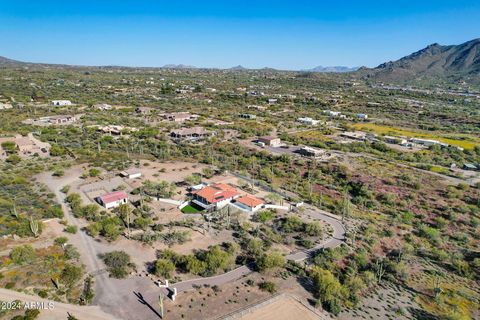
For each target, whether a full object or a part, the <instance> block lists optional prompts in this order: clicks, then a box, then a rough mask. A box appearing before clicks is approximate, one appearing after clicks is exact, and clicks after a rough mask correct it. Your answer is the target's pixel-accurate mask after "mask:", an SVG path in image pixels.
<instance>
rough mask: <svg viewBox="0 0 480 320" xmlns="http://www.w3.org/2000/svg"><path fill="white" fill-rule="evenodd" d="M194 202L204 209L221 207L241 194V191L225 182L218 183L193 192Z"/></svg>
mask: <svg viewBox="0 0 480 320" xmlns="http://www.w3.org/2000/svg"><path fill="white" fill-rule="evenodd" d="M192 195H193V199H192V202H193V203H195V204H196V205H199V206H200V207H202V208H204V209H221V208H223V207H225V206H226V205H227V204H229V203H230V202H231V201H232V200H233V199H236V198H238V197H239V196H240V192H238V191H237V189H235V188H234V187H232V186H230V185H228V184H225V183H216V184H212V185H209V186H206V187H204V188H202V189H200V190H196V191H193V192H192Z"/></svg>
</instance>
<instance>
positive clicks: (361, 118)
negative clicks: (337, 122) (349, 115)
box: [357, 113, 368, 120]
mask: <svg viewBox="0 0 480 320" xmlns="http://www.w3.org/2000/svg"><path fill="white" fill-rule="evenodd" d="M357 118H358V119H360V120H368V114H366V113H358V114H357Z"/></svg>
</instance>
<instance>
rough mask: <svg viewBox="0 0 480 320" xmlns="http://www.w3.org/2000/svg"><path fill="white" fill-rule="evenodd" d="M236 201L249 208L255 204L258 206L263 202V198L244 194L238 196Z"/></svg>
mask: <svg viewBox="0 0 480 320" xmlns="http://www.w3.org/2000/svg"><path fill="white" fill-rule="evenodd" d="M237 202H240V203H242V204H244V205H246V206H249V207H250V208H255V207H256V206H259V205H261V204H263V203H264V202H263V200H261V199H258V198H255V197H254V196H250V195H245V196H243V197H241V198H238V199H237Z"/></svg>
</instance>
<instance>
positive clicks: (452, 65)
mask: <svg viewBox="0 0 480 320" xmlns="http://www.w3.org/2000/svg"><path fill="white" fill-rule="evenodd" d="M359 72H360V73H361V74H363V75H364V76H365V77H367V78H373V79H375V80H379V81H408V80H415V79H419V78H426V77H437V78H438V77H457V78H460V77H464V78H472V77H475V78H478V77H480V39H474V40H471V41H467V42H465V43H462V44H459V45H447V46H444V45H440V44H438V43H434V44H431V45H429V46H427V47H426V48H424V49H422V50H420V51H417V52H414V53H412V54H410V55H408V56H405V57H403V58H401V59H399V60H396V61H390V62H386V63H382V64H381V65H379V66H378V67H376V68H373V69H369V68H361V69H360V71H359Z"/></svg>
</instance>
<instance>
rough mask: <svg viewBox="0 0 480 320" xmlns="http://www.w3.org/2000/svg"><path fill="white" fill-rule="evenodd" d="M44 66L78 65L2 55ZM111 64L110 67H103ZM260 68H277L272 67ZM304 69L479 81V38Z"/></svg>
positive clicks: (0, 60) (379, 77) (377, 77)
mask: <svg viewBox="0 0 480 320" xmlns="http://www.w3.org/2000/svg"><path fill="white" fill-rule="evenodd" d="M35 65H38V66H44V67H57V68H61V67H67V68H75V67H76V66H68V65H55V64H43V63H29V62H22V61H17V60H12V59H8V58H4V57H0V66H2V67H8V66H10V67H15V66H35ZM102 68H108V67H102ZM163 68H167V69H194V68H196V67H195V66H190V65H183V64H167V65H164V66H163ZM228 70H231V71H244V70H249V69H247V68H245V67H243V66H241V65H238V66H235V67H232V68H230V69H228ZM260 70H265V71H275V70H274V69H271V68H263V69H260ZM302 71H303V72H305V71H307V72H332V73H333V72H335V73H347V72H350V73H352V74H355V75H359V76H361V77H363V78H365V79H370V80H374V81H391V82H396V81H401V82H405V81H411V80H417V79H425V78H428V77H430V78H449V77H450V78H456V79H475V81H480V80H479V79H480V38H479V39H474V40H471V41H467V42H465V43H462V44H459V45H440V44H438V43H434V44H431V45H429V46H427V47H426V48H424V49H422V50H419V51H417V52H414V53H412V54H410V55H408V56H405V57H403V58H401V59H399V60H396V61H389V62H385V63H382V64H380V65H379V66H377V67H376V68H366V67H362V68H349V67H342V66H333V67H323V66H318V67H315V68H312V69H309V70H302Z"/></svg>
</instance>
